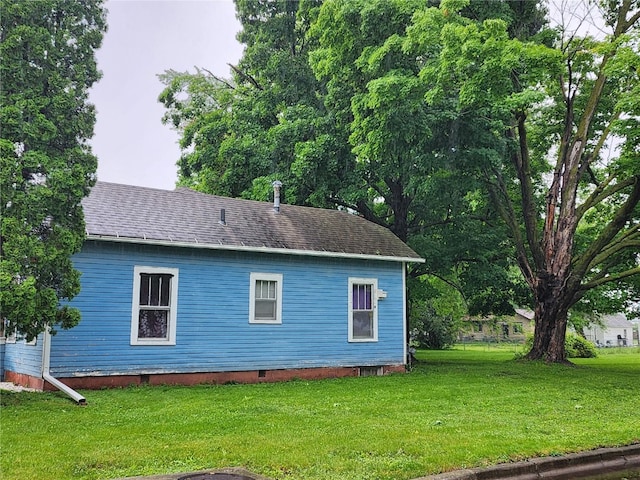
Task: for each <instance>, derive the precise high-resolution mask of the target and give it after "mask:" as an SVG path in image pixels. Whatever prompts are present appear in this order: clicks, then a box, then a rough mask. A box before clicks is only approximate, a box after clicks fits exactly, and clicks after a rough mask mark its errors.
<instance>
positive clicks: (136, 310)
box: [131, 265, 178, 345]
mask: <svg viewBox="0 0 640 480" xmlns="http://www.w3.org/2000/svg"><path fill="white" fill-rule="evenodd" d="M141 273H150V274H169V275H173V277H172V278H171V291H170V292H169V327H168V329H167V330H168V333H169V335H168V338H167V339H159V338H138V321H139V314H140V274H141ZM131 305H132V306H131V345H175V344H176V320H177V312H178V269H177V268H165V267H145V266H141V265H136V266H135V267H133V300H132V302H131Z"/></svg>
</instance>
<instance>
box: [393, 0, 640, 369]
mask: <svg viewBox="0 0 640 480" xmlns="http://www.w3.org/2000/svg"><path fill="white" fill-rule="evenodd" d="M465 5H466V2H464V1H458V0H454V1H447V2H443V3H442V5H441V7H440V8H439V9H427V10H425V11H424V12H422V13H421V14H420V15H418V16H416V17H414V25H413V26H412V27H411V28H410V30H409V39H408V41H407V43H406V44H405V45H406V48H408V49H411V51H414V52H430V54H429V56H428V58H425V62H424V66H423V69H422V70H421V72H420V76H421V78H422V79H423V80H424V81H425V83H426V84H427V85H429V87H430V88H429V91H428V92H427V94H426V98H427V99H428V100H429V102H430V103H432V104H439V103H442V102H446V103H447V104H450V105H453V106H454V111H455V118H454V119H453V121H452V124H454V125H456V126H457V128H458V131H459V132H465V131H466V130H467V129H468V128H469V124H471V123H475V122H478V121H479V122H482V123H483V124H484V127H483V130H484V131H485V132H486V134H485V138H484V140H483V143H480V142H477V141H473V142H471V141H470V140H469V137H468V136H466V135H463V134H460V135H459V138H458V142H457V143H458V147H457V148H458V150H459V154H458V162H459V166H461V167H463V168H464V169H465V171H475V172H476V173H477V175H478V176H479V178H482V179H483V180H484V182H485V184H486V191H487V192H488V194H489V198H490V199H491V202H492V204H493V205H494V206H495V208H496V209H497V211H498V212H499V213H500V216H501V217H502V219H503V221H504V224H505V225H506V226H507V227H508V229H509V239H510V243H511V244H512V245H513V247H514V252H515V260H517V264H518V266H519V268H520V270H521V272H522V275H523V277H524V279H525V281H526V282H527V285H528V287H529V289H530V292H531V295H532V297H533V301H534V306H535V323H536V328H535V335H534V339H533V346H532V349H531V351H530V353H529V354H528V358H530V359H545V360H546V361H549V362H564V361H566V350H565V335H566V327H567V322H568V314H569V311H570V309H571V308H575V307H577V306H578V303H579V302H581V301H586V300H588V299H589V293H590V292H591V293H592V294H593V293H594V292H595V290H596V289H599V290H600V292H599V293H600V294H603V290H605V289H607V290H608V291H607V292H606V294H610V293H612V292H616V291H618V292H620V291H626V292H628V293H627V294H625V295H623V296H622V297H623V300H624V299H625V298H626V299H627V300H629V299H631V298H636V299H637V298H638V290H637V286H638V275H640V266H639V259H638V251H639V247H640V231H639V228H640V214H639V213H640V212H639V208H638V200H639V199H640V170H639V167H640V162H639V161H638V150H637V145H638V132H639V131H640V130H639V128H638V114H639V113H640V112H639V110H638V107H639V105H640V103H638V98H640V84H639V82H638V80H639V75H638V72H639V71H640V70H639V68H638V66H639V65H640V56H639V54H638V48H637V45H638V21H639V19H640V11H639V10H638V8H639V5H638V4H637V2H631V1H628V0H624V1H622V2H620V3H613V2H603V5H602V7H603V9H604V12H605V19H606V25H607V27H608V28H609V30H610V33H609V35H608V36H607V37H606V38H605V39H603V40H595V39H593V38H578V37H577V36H572V37H570V38H568V39H565V38H562V37H560V38H559V39H558V41H557V42H556V43H554V44H553V46H552V47H547V46H545V45H543V44H541V43H535V42H526V43H524V42H520V41H518V40H513V39H511V38H509V35H508V32H507V28H506V25H505V23H504V22H502V21H499V20H487V21H485V22H483V23H482V24H481V25H479V24H477V23H475V22H470V21H469V20H468V19H465V17H463V16H461V15H460V14H459V12H460V10H461V9H462V8H463V7H464V6H465ZM434 45H438V48H437V49H435V51H434ZM471 112H473V114H471ZM473 127H474V129H475V128H476V127H477V126H476V125H473ZM608 146H611V147H612V148H613V146H617V152H616V154H615V155H613V156H608V154H607V153H606V152H608V151H610V150H608V148H607V147H608ZM595 298H597V297H592V301H593V300H594V299H595ZM600 298H601V297H600ZM609 298H612V297H611V296H610V297H609ZM619 303H624V302H618V304H619ZM614 304H615V302H609V306H608V308H611V307H612V306H613V305H614ZM583 307H584V305H583Z"/></svg>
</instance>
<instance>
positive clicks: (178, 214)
mask: <svg viewBox="0 0 640 480" xmlns="http://www.w3.org/2000/svg"><path fill="white" fill-rule="evenodd" d="M83 208H84V215H85V222H86V229H87V237H88V238H89V239H103V240H111V241H123V242H135V243H154V244H167V245H178V246H192V247H200V248H213V249H232V250H254V251H273V252H280V253H293V254H301V255H329V256H347V257H362V256H364V257H371V258H379V259H383V260H395V261H416V262H421V261H423V260H422V259H421V258H420V256H419V255H418V254H416V253H415V252H414V251H413V250H411V249H410V248H409V247H408V246H407V245H406V244H404V243H403V242H402V241H401V240H400V239H399V238H398V237H396V236H395V235H394V234H393V233H392V232H391V231H390V230H388V229H386V228H384V227H382V226H380V225H377V224H375V223H372V222H369V221H367V220H365V219H363V218H361V217H359V216H357V215H353V214H350V213H347V212H342V211H337V210H326V209H321V208H311V207H301V206H296V205H286V204H281V205H280V212H279V213H276V212H275V211H274V208H273V204H271V203H267V202H257V201H253V200H241V199H237V198H227V197H219V196H215V195H208V194H204V193H200V192H196V191H193V190H190V189H187V188H178V189H176V190H173V191H171V190H158V189H154V188H147V187H137V186H131V185H121V184H115V183H107V182H98V183H97V184H96V185H95V186H94V187H93V189H92V190H91V193H90V195H89V196H88V197H87V198H85V199H84V201H83ZM222 209H224V211H225V218H226V225H222V224H221V223H220V218H221V210H222Z"/></svg>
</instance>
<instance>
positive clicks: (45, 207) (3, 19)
mask: <svg viewBox="0 0 640 480" xmlns="http://www.w3.org/2000/svg"><path fill="white" fill-rule="evenodd" d="M105 17H106V14H105V11H104V9H103V7H102V0H88V1H86V2H81V3H80V2H76V1H75V0H39V1H37V2H15V1H11V0H1V1H0V26H1V30H0V77H1V78H2V83H1V86H0V122H1V123H2V131H1V134H0V155H1V162H2V163H1V167H2V168H1V169H0V171H1V173H0V196H1V201H0V205H1V208H2V230H1V236H2V246H1V254H2V256H1V269H0V300H1V303H0V307H1V316H2V318H3V320H4V321H6V327H7V329H8V331H13V330H14V329H15V330H17V332H18V333H19V334H21V335H24V336H25V337H26V338H27V339H28V340H30V339H33V338H34V337H35V336H37V335H38V333H40V332H42V331H43V330H44V329H46V328H47V327H50V328H51V329H52V330H53V331H54V332H55V327H56V326H59V327H62V328H70V327H72V326H74V325H76V324H77V323H78V321H79V319H80V314H79V312H78V311H77V309H74V308H70V307H68V306H67V305H66V304H65V301H66V300H68V299H71V298H73V297H74V296H75V295H76V294H77V293H78V292H79V290H80V281H79V278H80V275H79V273H78V272H77V271H76V270H75V269H74V268H73V265H72V262H71V259H70V256H71V255H72V254H73V253H75V252H77V251H78V250H79V249H80V247H81V245H82V242H83V240H84V221H83V216H82V208H81V204H80V202H81V200H82V198H83V197H84V196H86V195H87V194H88V192H89V188H90V187H91V185H93V183H94V181H95V171H96V166H97V161H96V158H95V156H94V155H92V153H91V149H90V147H89V145H88V143H87V140H88V139H89V138H90V137H91V136H92V135H93V127H94V123H95V112H94V108H93V106H92V105H90V104H89V103H88V102H87V97H88V90H89V88H90V87H91V85H92V84H93V83H94V82H95V81H97V80H98V78H99V77H100V75H99V72H98V70H97V66H96V61H95V57H94V52H95V50H96V49H97V48H98V47H99V46H100V44H101V42H102V37H103V33H104V32H105V30H106V18H105Z"/></svg>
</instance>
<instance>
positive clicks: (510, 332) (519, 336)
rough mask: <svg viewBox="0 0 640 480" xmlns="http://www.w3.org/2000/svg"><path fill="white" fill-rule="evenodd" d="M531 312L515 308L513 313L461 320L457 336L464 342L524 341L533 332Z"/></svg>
mask: <svg viewBox="0 0 640 480" xmlns="http://www.w3.org/2000/svg"><path fill="white" fill-rule="evenodd" d="M533 329H534V321H533V312H532V311H530V310H526V309H522V308H517V309H516V311H515V314H514V315H503V316H493V315H490V316H487V317H472V318H469V319H467V320H465V321H464V322H462V328H461V329H460V333H459V338H460V340H461V341H465V342H470V341H471V342H486V341H510V342H524V341H525V336H526V334H527V333H533Z"/></svg>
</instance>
